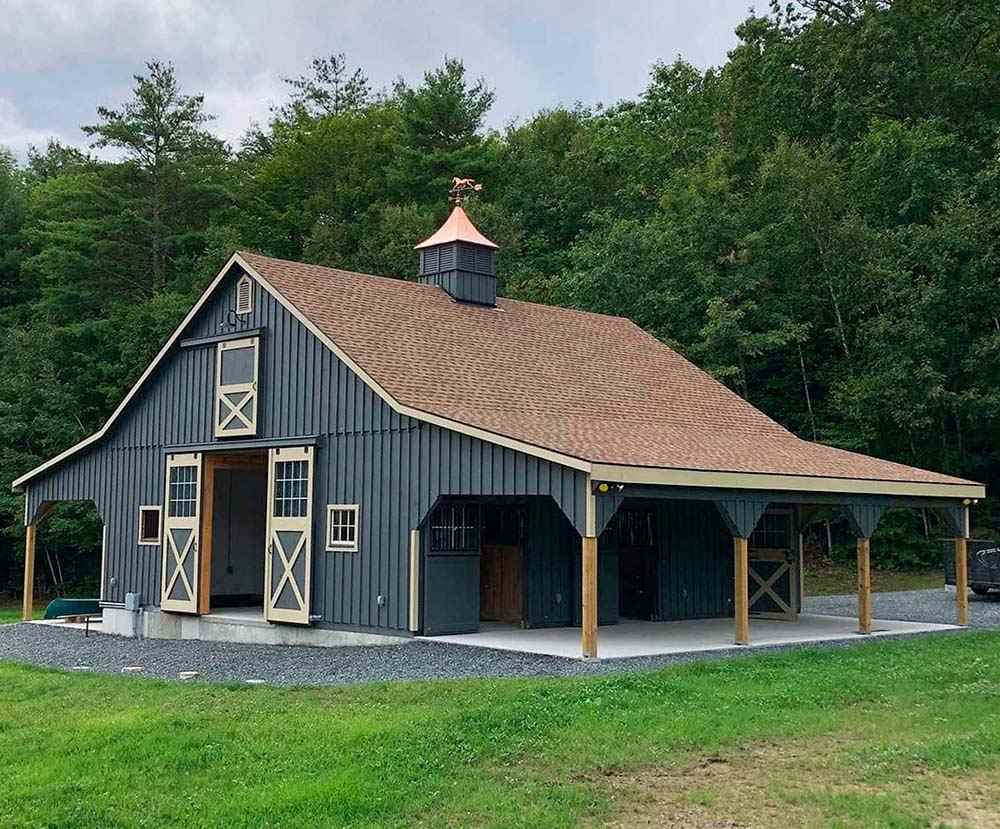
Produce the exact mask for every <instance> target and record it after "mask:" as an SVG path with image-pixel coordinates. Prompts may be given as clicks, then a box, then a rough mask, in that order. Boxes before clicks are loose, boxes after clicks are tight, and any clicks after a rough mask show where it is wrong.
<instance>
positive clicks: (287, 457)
mask: <svg viewBox="0 0 1000 829" xmlns="http://www.w3.org/2000/svg"><path fill="white" fill-rule="evenodd" d="M312 474H313V448H312V447H311V446H306V447H294V448H288V449H272V450H271V452H270V463H269V470H268V497H267V504H268V513H267V514H268V520H267V539H268V543H267V558H266V561H265V567H264V597H265V602H264V614H265V617H266V618H267V620H268V621H269V622H297V623H299V624H308V623H309V590H310V576H311V572H312Z"/></svg>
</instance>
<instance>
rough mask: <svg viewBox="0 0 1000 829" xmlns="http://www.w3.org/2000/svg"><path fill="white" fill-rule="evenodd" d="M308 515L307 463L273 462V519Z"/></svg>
mask: <svg viewBox="0 0 1000 829" xmlns="http://www.w3.org/2000/svg"><path fill="white" fill-rule="evenodd" d="M308 514H309V461H275V463H274V517H275V518H305V517H306V516H307V515H308Z"/></svg>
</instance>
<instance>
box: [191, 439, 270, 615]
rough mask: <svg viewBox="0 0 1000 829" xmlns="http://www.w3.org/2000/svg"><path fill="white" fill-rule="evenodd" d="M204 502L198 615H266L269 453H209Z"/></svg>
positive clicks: (206, 463)
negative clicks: (206, 506) (204, 512)
mask: <svg viewBox="0 0 1000 829" xmlns="http://www.w3.org/2000/svg"><path fill="white" fill-rule="evenodd" d="M205 503H206V505H209V504H210V505H211V509H210V510H206V513H207V514H206V515H205V524H206V525H207V526H205V525H203V541H202V548H203V550H202V552H203V558H202V568H203V570H202V579H203V581H202V587H203V589H202V591H201V596H202V602H203V604H202V607H201V608H199V609H200V612H202V613H209V612H224V613H227V614H234V613H235V614H237V615H246V616H248V617H250V616H252V617H262V616H263V612H264V556H265V551H266V547H267V452H266V451H261V452H254V451H248V452H240V453H233V454H225V455H223V454H218V455H216V454H210V455H207V456H206V459H205ZM206 542H207V543H206ZM205 588H207V589H205Z"/></svg>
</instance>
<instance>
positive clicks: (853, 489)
mask: <svg viewBox="0 0 1000 829" xmlns="http://www.w3.org/2000/svg"><path fill="white" fill-rule="evenodd" d="M590 475H591V478H592V479H593V480H594V482H595V483H598V482H600V481H607V482H608V483H621V484H658V485H663V486H685V487H715V488H719V489H747V490H784V491H788V492H824V493H839V494H844V495H895V496H908V497H915V498H950V499H962V500H964V499H977V498H985V497H986V487H985V486H983V485H982V484H976V483H972V482H966V483H955V484H949V483H928V482H923V481H883V480H868V479H865V478H836V477H826V476H819V475H815V476H814V475H775V474H770V473H765V472H713V471H709V470H701V469H661V468H655V467H648V466H621V465H617V464H605V463H595V464H592V465H591V469H590Z"/></svg>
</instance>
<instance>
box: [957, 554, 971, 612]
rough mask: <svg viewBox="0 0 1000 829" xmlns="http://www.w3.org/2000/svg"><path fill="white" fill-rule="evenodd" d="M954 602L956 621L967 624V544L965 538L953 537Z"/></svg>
mask: <svg viewBox="0 0 1000 829" xmlns="http://www.w3.org/2000/svg"><path fill="white" fill-rule="evenodd" d="M955 602H956V604H957V610H958V623H959V624H960V625H963V626H965V625H968V624H969V546H968V542H967V541H966V539H965V538H964V537H962V536H959V537H958V538H956V539H955Z"/></svg>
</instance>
